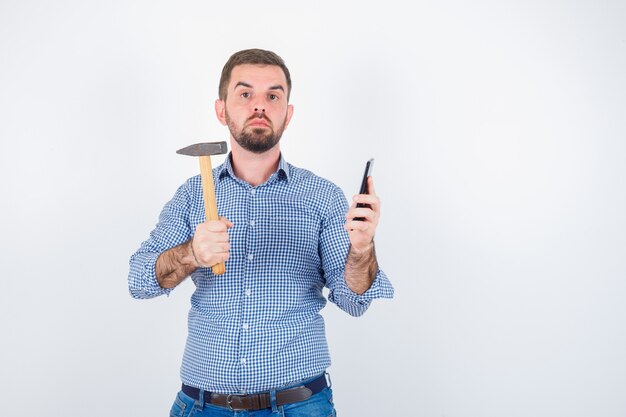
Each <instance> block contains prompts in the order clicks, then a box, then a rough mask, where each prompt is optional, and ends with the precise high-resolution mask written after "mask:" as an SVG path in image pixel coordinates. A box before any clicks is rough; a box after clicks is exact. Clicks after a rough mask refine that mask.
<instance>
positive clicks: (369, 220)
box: [345, 177, 380, 254]
mask: <svg viewBox="0 0 626 417" xmlns="http://www.w3.org/2000/svg"><path fill="white" fill-rule="evenodd" d="M367 189H368V191H369V194H357V195H355V196H354V197H353V202H352V205H351V206H350V210H348V213H347V214H346V226H345V227H346V230H347V231H348V235H349V236H350V244H351V245H352V249H353V250H354V251H355V252H356V253H357V254H358V253H363V252H365V251H369V250H370V249H371V246H372V245H373V244H374V234H375V233H376V227H377V226H378V219H379V218H380V199H379V198H378V196H377V195H376V190H375V189H374V180H373V179H372V177H368V178H367ZM359 203H360V204H367V205H368V206H369V207H357V204H359ZM355 217H356V218H362V219H363V220H354V218H355Z"/></svg>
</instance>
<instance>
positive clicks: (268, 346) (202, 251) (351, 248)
mask: <svg viewBox="0 0 626 417" xmlns="http://www.w3.org/2000/svg"><path fill="white" fill-rule="evenodd" d="M290 93H291V77H290V74H289V70H288V69H287V67H286V66H285V63H284V62H283V60H282V59H281V58H280V57H279V56H278V55H276V54H274V53H273V52H270V51H264V50H259V49H250V50H243V51H240V52H237V53H235V54H234V55H233V56H231V57H230V59H229V60H228V62H227V63H226V65H225V66H224V69H223V71H222V76H221V79H220V85H219V99H218V100H216V102H215V111H216V113H217V117H218V119H219V121H220V122H221V123H222V124H223V125H226V126H228V129H229V130H230V138H231V153H230V154H229V156H228V158H227V159H226V161H225V162H224V163H223V164H222V165H221V166H219V167H217V168H215V169H214V172H213V174H214V178H215V189H216V198H217V205H218V208H219V211H220V214H221V215H222V217H220V219H219V220H217V221H206V219H205V215H204V205H203V200H202V188H201V181H200V177H199V176H196V177H193V178H190V179H189V180H188V181H187V182H186V183H185V184H183V185H182V186H181V187H180V188H179V189H178V191H177V192H176V194H175V195H174V197H173V199H172V200H171V201H170V202H169V203H167V204H166V205H165V207H164V208H163V211H162V213H161V216H160V218H159V223H158V224H157V226H156V228H155V229H154V230H153V231H152V233H151V234H150V237H149V239H148V240H147V241H145V242H143V243H142V245H141V247H140V248H139V250H138V251H137V252H136V253H135V254H134V255H133V256H132V257H131V260H130V273H129V288H130V292H131V294H132V296H133V297H135V298H151V297H155V296H158V295H162V294H169V292H170V291H172V289H173V288H174V287H176V286H177V285H178V284H180V283H181V282H182V281H183V280H184V279H185V278H186V277H187V276H191V279H192V280H193V282H194V284H195V285H196V290H195V292H194V294H193V295H192V297H191V309H190V312H189V320H188V339H187V344H186V347H185V353H184V357H183V363H182V366H181V378H182V381H183V387H182V390H181V391H180V392H179V393H178V396H177V398H176V400H175V402H174V405H173V406H172V410H171V415H176V416H179V415H180V416H187V415H189V413H191V410H192V409H193V410H195V413H197V414H194V415H201V416H205V415H206V416H217V415H219V416H233V415H235V414H234V413H235V411H233V410H248V412H250V415H254V416H265V415H267V416H270V415H281V416H287V417H289V416H291V417H299V416H318V415H319V416H320V417H326V416H329V415H335V410H334V408H333V404H332V392H331V390H330V387H329V386H328V383H327V379H326V373H325V372H326V369H327V368H328V366H329V365H330V357H329V353H328V347H327V342H326V336H325V331H324V322H323V319H322V317H321V315H320V314H319V311H320V310H321V309H322V308H323V307H324V305H325V304H326V300H325V298H324V297H323V295H322V289H323V287H324V286H326V287H328V289H329V295H328V298H329V300H331V301H332V302H334V303H335V304H337V305H338V306H339V307H340V308H341V309H343V310H345V311H346V312H348V313H349V314H351V315H353V316H359V315H361V314H363V313H364V312H365V310H366V309H367V308H368V306H369V304H370V302H371V301H372V300H373V299H375V298H381V297H385V298H391V297H393V287H392V286H391V284H390V282H389V280H388V279H387V277H386V276H385V274H384V273H383V272H382V271H381V270H380V269H379V268H378V264H377V262H376V255H375V251H374V240H373V239H374V233H375V231H376V226H377V224H378V219H379V217H380V201H379V199H378V197H377V196H376V193H375V190H374V184H373V181H372V179H371V178H369V181H368V186H369V194H368V195H357V196H355V197H354V201H353V203H352V206H351V207H350V208H349V210H348V204H347V202H346V200H345V197H344V195H343V192H342V191H341V190H340V189H339V188H338V187H337V186H335V185H334V184H332V183H331V182H329V181H326V180H324V179H322V178H320V177H317V176H315V175H314V174H312V173H311V172H309V171H306V170H303V169H300V168H296V167H294V166H292V165H290V164H288V163H287V162H286V161H285V160H284V158H283V157H282V155H281V153H280V144H279V141H280V138H281V135H282V133H283V131H284V130H285V129H286V128H287V126H288V125H289V122H290V120H291V117H292V115H293V106H292V105H291V104H289V94H290ZM357 203H362V204H366V205H368V206H369V207H367V206H366V207H357V206H356V204H357ZM359 217H360V218H363V220H362V221H360V220H355V218H359ZM220 262H226V273H225V274H223V275H214V274H213V273H212V271H211V268H210V267H211V266H212V265H214V264H216V263H220ZM237 415H239V414H237Z"/></svg>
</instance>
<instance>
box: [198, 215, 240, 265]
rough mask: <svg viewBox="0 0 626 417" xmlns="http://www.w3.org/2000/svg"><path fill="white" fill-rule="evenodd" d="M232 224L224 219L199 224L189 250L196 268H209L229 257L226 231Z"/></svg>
mask: <svg viewBox="0 0 626 417" xmlns="http://www.w3.org/2000/svg"><path fill="white" fill-rule="evenodd" d="M231 227H233V224H232V223H231V222H230V221H229V220H228V219H227V218H226V217H220V219H219V220H212V221H208V222H205V223H200V224H199V225H198V226H197V227H196V233H195V235H194V236H193V241H192V242H191V250H192V252H193V253H192V254H193V256H194V259H195V261H196V263H197V264H198V265H197V266H198V267H203V268H209V267H211V266H213V265H215V264H218V263H220V262H226V261H227V260H228V258H229V257H230V252H229V250H230V243H229V242H228V229H229V228H231Z"/></svg>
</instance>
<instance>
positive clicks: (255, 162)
mask: <svg viewBox="0 0 626 417" xmlns="http://www.w3.org/2000/svg"><path fill="white" fill-rule="evenodd" d="M230 143H231V154H232V161H231V163H232V166H233V172H234V173H235V175H236V176H237V177H239V178H241V179H242V180H244V181H246V182H247V183H248V184H250V185H252V186H253V187H256V186H257V185H260V184H263V183H264V182H265V181H267V179H268V178H269V177H270V176H271V175H272V174H273V173H274V172H276V169H277V168H278V161H279V159H280V147H279V146H278V144H276V146H274V147H273V148H272V149H270V150H269V151H266V152H263V153H261V154H258V153H254V152H250V151H248V150H245V149H244V148H242V147H241V146H239V144H238V143H237V141H236V140H234V139H233V138H231V140H230Z"/></svg>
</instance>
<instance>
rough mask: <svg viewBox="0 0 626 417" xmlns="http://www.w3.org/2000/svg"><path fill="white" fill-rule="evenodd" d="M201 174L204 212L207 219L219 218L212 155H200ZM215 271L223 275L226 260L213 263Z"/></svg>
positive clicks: (216, 273)
mask: <svg viewBox="0 0 626 417" xmlns="http://www.w3.org/2000/svg"><path fill="white" fill-rule="evenodd" d="M200 176H201V178H202V195H203V196H204V212H205V214H206V219H207V221H209V220H218V219H219V216H218V214H217V201H216V199H215V184H214V182H213V167H212V166H211V157H210V156H201V157H200ZM212 269H213V273H214V274H215V275H221V274H223V273H224V272H226V265H224V262H220V263H218V264H215V265H213V267H212Z"/></svg>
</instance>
